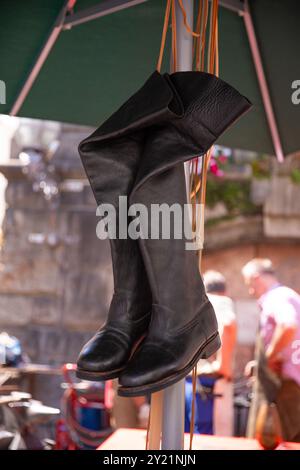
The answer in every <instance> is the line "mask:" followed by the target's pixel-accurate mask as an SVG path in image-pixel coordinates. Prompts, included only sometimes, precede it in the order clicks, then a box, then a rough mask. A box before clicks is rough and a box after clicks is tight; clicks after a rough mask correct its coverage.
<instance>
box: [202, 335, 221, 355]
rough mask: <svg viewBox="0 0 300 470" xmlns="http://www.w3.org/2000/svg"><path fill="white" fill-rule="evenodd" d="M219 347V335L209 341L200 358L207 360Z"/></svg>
mask: <svg viewBox="0 0 300 470" xmlns="http://www.w3.org/2000/svg"><path fill="white" fill-rule="evenodd" d="M220 347H221V339H220V335H219V333H218V334H217V336H215V337H214V338H213V339H212V340H210V341H209V342H208V343H207V345H206V346H205V348H204V349H203V351H202V354H201V358H202V359H208V358H209V357H210V356H212V355H213V354H215V353H216V352H217V351H218V349H220Z"/></svg>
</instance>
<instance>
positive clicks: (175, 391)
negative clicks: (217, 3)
mask: <svg viewBox="0 0 300 470" xmlns="http://www.w3.org/2000/svg"><path fill="white" fill-rule="evenodd" d="M193 4H194V2H193V0H183V5H184V8H185V11H186V15H187V22H188V24H189V25H191V27H192V25H193V18H194V12H193V10H194V9H193V6H194V5H193ZM176 25H177V53H178V57H177V69H178V71H189V70H192V68H193V37H192V35H191V34H189V33H188V32H187V30H186V28H185V26H184V24H183V16H182V12H181V9H180V8H179V4H178V2H177V1H176ZM185 172H186V182H187V192H188V193H189V188H188V181H189V179H188V169H187V166H186V167H185ZM184 385H185V384H184V380H181V381H180V382H178V383H177V384H175V385H172V386H171V387H169V388H167V389H166V390H165V391H164V402H163V423H162V442H161V448H162V449H163V450H182V449H183V448H184V411H185V399H184V397H185V386H184Z"/></svg>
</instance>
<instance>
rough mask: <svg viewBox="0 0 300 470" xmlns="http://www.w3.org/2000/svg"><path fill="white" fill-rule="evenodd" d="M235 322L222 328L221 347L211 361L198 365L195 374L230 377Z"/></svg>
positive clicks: (234, 339)
mask: <svg viewBox="0 0 300 470" xmlns="http://www.w3.org/2000/svg"><path fill="white" fill-rule="evenodd" d="M236 332H237V327H236V322H235V321H232V322H231V323H228V324H227V325H225V326H224V328H223V333H222V336H221V344H222V346H221V348H220V349H219V351H218V352H217V357H216V359H215V360H214V361H213V362H205V363H204V364H203V363H201V364H199V365H198V368H197V374H198V375H206V376H223V377H226V378H231V376H232V361H233V352H234V347H235V342H236Z"/></svg>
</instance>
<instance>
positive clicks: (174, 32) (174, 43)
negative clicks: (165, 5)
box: [172, 0, 177, 72]
mask: <svg viewBox="0 0 300 470" xmlns="http://www.w3.org/2000/svg"><path fill="white" fill-rule="evenodd" d="M172 60H173V63H172V69H173V72H176V71H177V25H176V7H175V0H172Z"/></svg>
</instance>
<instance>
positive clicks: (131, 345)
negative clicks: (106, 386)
mask: <svg viewBox="0 0 300 470" xmlns="http://www.w3.org/2000/svg"><path fill="white" fill-rule="evenodd" d="M250 106H251V105H250V103H249V101H248V100H247V99H246V98H245V97H243V96H242V95H240V93H238V92H237V91H236V90H235V89H234V88H232V87H231V86H230V85H228V84H227V83H225V82H224V81H222V80H221V79H219V78H217V77H215V76H214V75H211V74H207V73H204V72H177V73H174V74H171V75H169V74H164V75H161V74H160V73H158V72H154V73H153V74H152V75H151V76H150V78H149V79H148V80H147V82H146V83H145V84H144V86H143V87H142V88H141V89H140V90H139V91H138V92H137V93H135V94H134V95H133V96H132V97H131V98H129V100H128V101H127V102H126V103H125V104H124V105H123V106H121V108H120V109H119V110H118V111H116V112H115V113H114V114H113V115H112V116H111V117H110V118H109V119H108V120H107V121H106V122H105V123H104V124H103V125H102V126H101V127H100V128H99V129H97V130H96V131H95V132H94V133H93V134H92V135H91V136H89V137H88V138H86V139H85V140H84V141H83V142H81V144H80V146H79V153H80V156H81V159H82V162H83V165H84V168H85V171H86V174H87V176H88V178H89V181H90V184H91V187H92V189H93V192H94V195H95V199H96V201H97V204H102V203H109V204H112V205H113V206H114V207H115V208H116V209H117V212H118V208H119V207H118V206H119V196H120V195H123V196H128V201H129V204H130V205H132V204H143V205H144V207H146V208H147V209H148V211H149V213H151V204H159V205H161V204H168V206H169V207H172V205H173V204H177V205H178V204H179V205H180V207H183V205H184V204H186V202H187V196H186V186H185V175H184V166H183V162H184V161H187V160H190V159H191V158H193V157H195V156H200V155H203V154H205V152H206V151H207V150H208V149H209V148H210V147H211V146H212V144H213V143H214V142H215V140H216V139H217V138H218V137H219V136H220V134H222V133H223V132H224V130H225V129H227V128H228V127H229V126H230V125H231V124H232V123H233V122H234V121H235V120H236V119H237V118H239V117H240V116H241V115H242V114H243V113H245V112H246V111H247V110H248V109H249V107H250ZM136 207H137V206H136ZM147 222H148V224H149V220H148V221H147ZM156 222H157V221H153V220H151V221H150V227H149V225H148V233H151V228H152V229H153V228H154V229H156V227H153V224H155V223H156ZM120 223H121V221H119V220H118V221H117V225H118V224H120ZM151 224H152V226H151ZM141 225H142V224H141ZM141 231H143V227H141ZM154 231H155V230H154ZM117 233H118V226H117ZM186 241H187V240H186V238H185V237H184V236H183V237H182V238H176V237H175V236H174V234H173V236H172V234H171V239H162V237H159V238H158V239H157V238H156V237H154V238H151V237H150V238H143V237H141V238H139V239H138V240H134V239H132V238H127V239H120V238H118V237H117V238H116V239H114V240H111V252H112V263H113V274H114V286H115V290H114V296H113V299H112V302H111V305H110V309H109V313H108V318H107V322H106V324H105V325H104V326H103V327H102V328H101V329H100V330H99V331H98V332H97V333H96V334H95V336H94V337H93V338H92V339H91V340H90V341H89V342H88V343H87V344H86V345H85V346H84V347H83V349H82V351H81V353H80V355H79V358H78V364H77V365H78V369H77V376H78V377H79V378H82V379H86V380H107V379H111V378H115V377H118V378H119V390H118V393H119V394H120V395H123V396H136V395H143V394H146V393H152V392H155V391H158V390H160V389H163V388H165V387H167V386H169V385H172V384H173V383H175V382H177V381H178V380H180V379H182V378H183V377H185V376H186V375H187V374H188V373H189V372H190V371H191V369H192V368H193V367H194V365H195V364H196V363H197V361H198V360H199V359H200V358H205V357H209V356H210V355H212V354H213V353H214V352H216V350H217V349H218V348H219V347H220V338H219V335H218V326H217V321H216V317H215V313H214V311H213V308H212V306H211V304H210V302H209V301H208V299H207V297H206V294H205V291H204V286H203V283H202V279H201V276H200V274H199V270H198V263H197V253H196V251H191V250H187V249H186Z"/></svg>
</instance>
